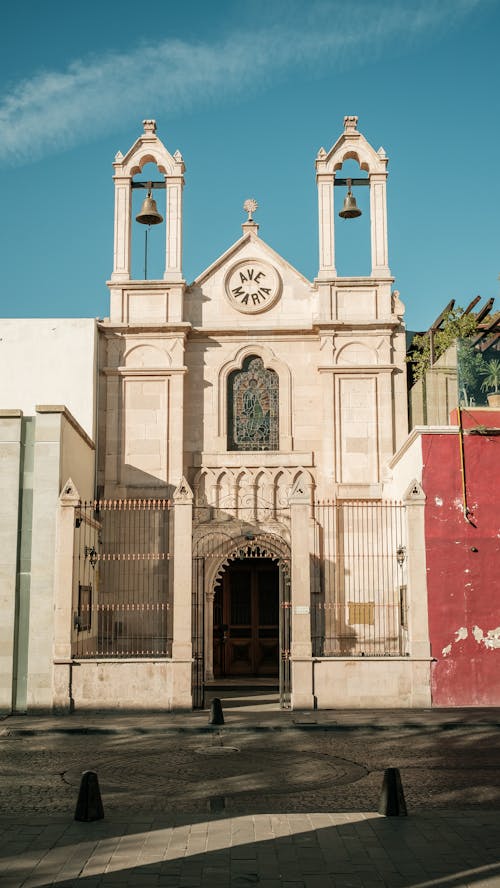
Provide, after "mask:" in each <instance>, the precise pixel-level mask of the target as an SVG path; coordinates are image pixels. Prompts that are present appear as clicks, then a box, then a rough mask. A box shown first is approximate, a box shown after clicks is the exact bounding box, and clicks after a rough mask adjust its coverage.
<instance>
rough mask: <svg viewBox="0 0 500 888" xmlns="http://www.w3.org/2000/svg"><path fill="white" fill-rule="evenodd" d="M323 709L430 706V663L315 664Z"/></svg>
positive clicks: (329, 661) (317, 691)
mask: <svg viewBox="0 0 500 888" xmlns="http://www.w3.org/2000/svg"><path fill="white" fill-rule="evenodd" d="M313 671H314V676H313V686H314V694H315V697H316V700H317V706H318V708H319V709H363V708H367V709H384V708H405V707H409V708H410V707H413V708H416V707H425V706H430V703H431V697H430V662H429V660H411V659H410V658H399V657H394V658H389V657H384V658H370V657H363V659H354V658H349V659H342V658H340V657H339V658H335V659H324V660H315V661H314V663H313Z"/></svg>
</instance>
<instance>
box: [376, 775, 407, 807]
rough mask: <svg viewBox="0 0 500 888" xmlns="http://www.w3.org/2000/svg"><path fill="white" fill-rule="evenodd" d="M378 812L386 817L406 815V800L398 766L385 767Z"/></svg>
mask: <svg viewBox="0 0 500 888" xmlns="http://www.w3.org/2000/svg"><path fill="white" fill-rule="evenodd" d="M378 813H379V814H385V816H386V817H406V816H407V814H408V812H407V810H406V802H405V797H404V792H403V784H402V783H401V775H400V773H399V768H386V770H385V771H384V781H383V783H382V793H381V795H380V803H379V806H378Z"/></svg>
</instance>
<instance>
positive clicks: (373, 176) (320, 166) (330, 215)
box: [316, 116, 391, 279]
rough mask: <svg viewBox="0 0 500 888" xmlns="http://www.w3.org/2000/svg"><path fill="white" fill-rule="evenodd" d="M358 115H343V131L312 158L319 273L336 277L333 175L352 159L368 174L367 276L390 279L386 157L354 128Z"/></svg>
mask: <svg viewBox="0 0 500 888" xmlns="http://www.w3.org/2000/svg"><path fill="white" fill-rule="evenodd" d="M357 127H358V118H357V117H355V116H349V117H344V132H343V133H342V134H341V135H340V137H339V138H338V139H337V141H336V142H335V144H334V145H333V146H332V148H330V150H329V151H328V152H326V151H325V149H324V148H320V150H319V152H318V156H317V158H316V181H317V185H318V215H319V274H318V277H319V278H320V279H321V278H323V279H331V278H335V277H337V271H336V268H335V208H334V205H335V201H334V192H335V187H334V186H335V174H336V172H337V171H338V170H340V169H341V167H342V164H343V163H344V161H346V160H351V159H353V160H356V161H357V162H358V163H359V166H360V169H361V170H363V171H365V172H367V173H368V181H369V187H370V230H371V277H372V278H377V279H381V278H390V277H391V272H390V270H389V258H388V246H387V197H386V185H387V164H388V162H389V158H388V157H387V155H386V153H385V151H384V149H383V148H379V149H378V151H375V149H374V148H372V146H371V145H370V144H369V142H367V140H366V139H365V137H364V136H363V134H362V133H360V132H359V130H358V128H357Z"/></svg>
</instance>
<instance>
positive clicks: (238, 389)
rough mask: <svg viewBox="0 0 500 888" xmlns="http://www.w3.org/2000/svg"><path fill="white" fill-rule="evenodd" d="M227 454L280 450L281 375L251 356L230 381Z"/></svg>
mask: <svg viewBox="0 0 500 888" xmlns="http://www.w3.org/2000/svg"><path fill="white" fill-rule="evenodd" d="M227 394H228V398H227V405H228V423H227V426H228V445H227V446H228V450H279V426H278V397H279V383H278V374H277V373H275V372H274V370H268V369H266V368H265V367H264V364H263V362H262V358H258V357H257V356H256V355H250V357H248V358H246V360H245V361H244V363H243V367H242V369H241V370H234V371H233V373H231V374H230V376H229V379H228V393H227Z"/></svg>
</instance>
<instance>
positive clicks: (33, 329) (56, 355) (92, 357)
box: [0, 318, 97, 437]
mask: <svg viewBox="0 0 500 888" xmlns="http://www.w3.org/2000/svg"><path fill="white" fill-rule="evenodd" d="M96 343H97V337H96V322H95V320H94V319H93V318H4V319H2V336H1V341H0V366H1V367H2V368H3V370H2V373H0V409H10V408H16V409H18V410H22V411H23V414H24V415H25V416H34V414H35V407H36V405H37V404H64V405H65V406H66V407H67V408H68V410H70V412H71V413H72V414H73V416H74V417H75V419H76V420H77V421H78V422H79V423H80V425H81V426H82V428H83V429H85V431H86V432H87V434H88V435H90V437H93V436H94V425H95V368H96Z"/></svg>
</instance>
